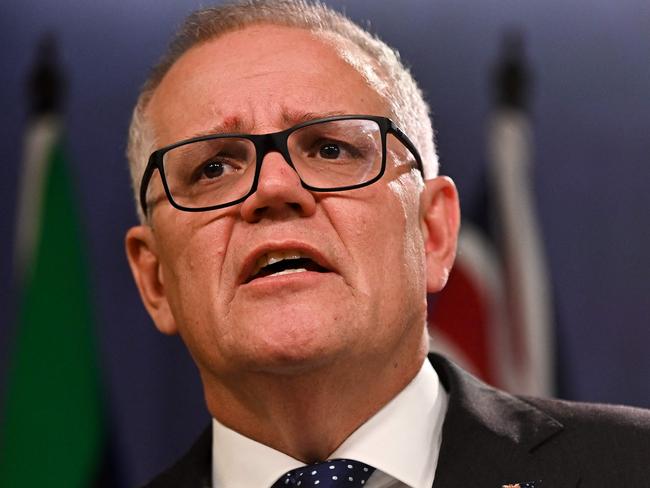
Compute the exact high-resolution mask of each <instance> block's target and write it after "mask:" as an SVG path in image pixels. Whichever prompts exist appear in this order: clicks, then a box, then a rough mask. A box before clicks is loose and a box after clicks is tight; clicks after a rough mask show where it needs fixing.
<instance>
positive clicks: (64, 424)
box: [0, 115, 102, 488]
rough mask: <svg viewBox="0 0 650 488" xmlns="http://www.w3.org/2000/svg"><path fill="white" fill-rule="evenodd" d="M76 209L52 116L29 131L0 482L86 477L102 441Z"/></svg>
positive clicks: (76, 483)
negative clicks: (15, 312) (16, 321)
mask: <svg viewBox="0 0 650 488" xmlns="http://www.w3.org/2000/svg"><path fill="white" fill-rule="evenodd" d="M78 214H79V209H78V203H77V200H76V198H75V192H74V188H73V185H72V181H71V178H70V174H69V172H68V168H67V165H66V161H65V157H64V153H63V150H62V145H61V130H60V124H59V123H58V120H57V118H56V117H54V116H51V115H50V116H42V117H40V118H39V119H37V120H36V121H35V123H33V124H32V126H31V127H30V130H29V131H28V133H27V137H26V147H25V164H24V168H23V181H22V187H21V193H20V200H19V209H18V225H17V244H16V263H15V265H16V275H15V278H16V282H17V284H18V286H19V287H20V290H19V293H18V297H19V303H18V313H17V315H16V316H17V319H18V323H17V324H16V327H15V329H14V330H15V333H14V336H13V337H14V339H15V340H14V343H13V347H12V348H10V352H11V354H12V355H11V357H10V363H9V366H10V367H9V379H8V381H7V385H8V391H7V393H6V395H5V398H6V404H5V408H4V418H3V419H2V420H3V422H2V425H1V430H0V436H1V437H0V487H3V488H4V487H6V488H10V487H11V488H13V487H32V486H33V487H44V486H47V487H50V486H51V487H59V486H60V487H66V488H67V487H70V488H73V487H87V486H89V484H90V483H91V480H92V478H93V476H94V475H95V470H96V469H97V466H98V457H99V453H100V447H101V446H100V443H101V434H102V432H101V408H100V405H101V403H100V398H99V394H100V390H99V381H98V378H99V375H98V367H97V363H96V357H95V341H94V328H93V320H92V310H91V306H90V301H89V295H90V294H89V289H88V277H87V268H86V256H85V253H84V249H83V245H82V239H81V233H80V226H79V215H78Z"/></svg>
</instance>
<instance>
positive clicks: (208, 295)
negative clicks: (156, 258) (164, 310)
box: [161, 212, 231, 329]
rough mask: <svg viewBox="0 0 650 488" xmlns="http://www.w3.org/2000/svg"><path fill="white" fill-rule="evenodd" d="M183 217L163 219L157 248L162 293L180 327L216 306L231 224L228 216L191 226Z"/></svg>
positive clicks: (201, 318) (204, 316) (195, 320)
mask: <svg viewBox="0 0 650 488" xmlns="http://www.w3.org/2000/svg"><path fill="white" fill-rule="evenodd" d="M177 213H178V212H177ZM184 218H186V217H185V215H184V214H183V215H181V216H180V217H178V218H171V217H170V218H169V219H168V220H167V221H166V225H165V231H166V239H164V240H163V241H164V242H165V243H166V246H165V249H163V250H161V255H162V256H163V257H162V260H161V261H162V263H163V268H162V270H163V280H164V286H165V293H166V295H167V298H168V300H169V301H170V305H171V309H172V313H173V314H174V317H175V318H176V320H177V323H178V326H179V328H180V329H183V328H185V327H189V326H190V325H189V324H196V323H197V322H202V321H204V320H206V318H207V317H206V314H208V315H209V314H210V313H211V312H212V311H213V310H214V308H215V306H218V297H219V296H220V294H219V289H220V288H221V282H222V276H223V273H222V270H223V263H224V258H225V254H226V249H227V238H226V236H229V235H230V233H229V228H230V227H231V224H230V223H229V221H228V219H220V220H218V221H214V222H211V223H208V224H207V225H206V224H205V223H203V224H202V225H191V224H188V222H186V221H185V220H184ZM191 223H194V221H191ZM180 229H182V232H181V231H180ZM170 236H172V237H171V238H170Z"/></svg>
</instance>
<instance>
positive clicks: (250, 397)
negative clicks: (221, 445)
mask: <svg viewBox="0 0 650 488" xmlns="http://www.w3.org/2000/svg"><path fill="white" fill-rule="evenodd" d="M410 351H411V353H410V354H409V355H408V356H405V357H403V358H392V359H388V358H385V357H384V358H380V359H379V360H378V361H374V362H373V364H370V363H369V362H364V364H363V367H359V365H358V364H346V363H345V362H343V361H339V362H337V363H336V365H335V366H333V367H328V368H320V369H316V370H314V371H307V372H302V373H300V374H296V375H278V374H264V373H256V374H248V375H245V376H242V377H238V378H230V380H229V381H223V378H220V381H210V378H207V377H206V375H205V374H204V375H203V384H204V387H205V393H206V401H207V404H208V409H209V410H210V413H211V414H212V416H213V417H214V418H216V419H217V420H218V421H219V422H221V423H222V424H223V425H225V426H227V427H229V428H231V429H233V430H235V431H237V432H239V433H240V434H242V435H244V436H246V437H248V438H250V439H254V440H255V441H257V442H260V443H262V444H265V445H267V446H269V447H272V448H273V449H276V450H278V451H281V452H283V453H285V454H287V455H289V456H291V457H293V458H295V459H298V460H300V461H302V462H304V463H313V462H318V461H323V460H325V459H327V458H328V456H329V455H330V454H331V453H332V452H333V451H335V450H336V448H337V447H338V446H340V445H341V443H343V441H344V440H345V439H347V438H348V436H350V434H352V433H353V432H354V431H355V430H356V429H357V428H358V427H359V426H361V425H362V424H363V423H364V422H366V421H367V420H368V419H369V418H370V417H372V416H373V415H374V414H375V413H377V412H378V411H379V410H380V409H381V408H382V407H383V406H384V405H386V404H387V403H388V402H389V401H390V400H392V399H393V398H394V397H395V396H396V395H397V394H398V393H399V392H400V391H402V390H403V389H404V387H406V385H407V384H408V383H409V382H410V381H411V380H412V379H413V378H414V377H415V376H416V375H417V373H418V371H419V370H420V367H421V365H422V362H423V361H424V359H425V356H426V352H427V343H426V337H425V338H424V340H423V341H420V343H419V344H417V347H416V348H411V349H410Z"/></svg>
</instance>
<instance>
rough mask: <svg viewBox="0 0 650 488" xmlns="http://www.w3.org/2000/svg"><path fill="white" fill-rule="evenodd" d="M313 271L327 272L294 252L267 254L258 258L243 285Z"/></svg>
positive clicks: (308, 258) (314, 262) (306, 257)
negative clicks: (268, 277) (260, 279)
mask: <svg viewBox="0 0 650 488" xmlns="http://www.w3.org/2000/svg"><path fill="white" fill-rule="evenodd" d="M306 271H313V272H317V273H327V272H328V271H329V270H328V269H326V268H324V267H323V266H321V265H320V264H318V263H317V262H316V261H314V260H313V259H312V258H310V257H309V256H305V255H303V254H301V253H299V252H296V251H288V252H269V253H266V254H264V255H263V256H261V257H260V258H258V260H257V261H256V263H255V267H254V268H253V271H252V272H251V274H250V275H249V276H248V278H247V279H246V281H245V283H250V282H251V281H253V280H256V279H258V278H264V277H266V276H280V275H285V274H292V273H304V272H306Z"/></svg>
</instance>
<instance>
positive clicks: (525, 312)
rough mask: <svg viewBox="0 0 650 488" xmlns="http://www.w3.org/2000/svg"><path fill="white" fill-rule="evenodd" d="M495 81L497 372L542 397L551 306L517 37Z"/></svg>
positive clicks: (550, 345) (526, 78) (491, 134)
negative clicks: (499, 284)
mask: <svg viewBox="0 0 650 488" xmlns="http://www.w3.org/2000/svg"><path fill="white" fill-rule="evenodd" d="M495 74H496V77H495V98H496V104H495V105H496V107H495V110H494V113H493V114H492V117H491V120H490V123H489V126H488V157H489V164H488V179H489V183H488V184H489V186H490V187H491V188H492V190H493V191H492V193H493V201H494V205H493V215H492V218H493V224H494V225H495V230H494V235H495V237H496V240H497V245H498V247H499V248H500V250H501V252H500V254H501V261H502V267H503V276H504V280H505V287H506V300H507V304H506V311H507V315H508V320H509V327H507V328H505V329H504V330H507V331H508V335H509V336H508V337H504V338H503V340H507V341H509V342H510V345H511V347H510V350H511V351H513V354H511V355H510V356H509V358H508V359H509V360H508V361H503V362H502V363H500V366H501V367H502V368H504V369H505V368H507V369H508V370H510V372H511V373H512V371H514V372H515V376H516V386H515V387H514V388H513V391H516V392H517V393H523V394H532V395H544V396H548V395H552V394H553V393H554V391H555V387H554V357H555V351H554V349H555V348H554V324H553V320H552V317H553V313H552V308H553V305H552V303H551V293H550V284H549V275H548V270H547V269H548V268H547V265H546V260H545V255H544V246H543V239H542V232H541V227H540V225H539V222H538V218H537V210H536V205H535V198H534V182H533V169H534V168H533V164H534V160H533V152H534V151H533V135H532V129H531V123H530V118H529V110H528V109H529V107H528V105H529V94H530V75H529V71H528V68H527V64H526V60H525V57H524V45H523V37H522V36H521V34H519V33H516V32H510V33H508V34H506V36H505V38H504V42H503V47H502V53H501V59H500V60H499V63H498V66H497V70H496V73H495ZM502 373H503V374H507V373H506V371H502Z"/></svg>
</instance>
